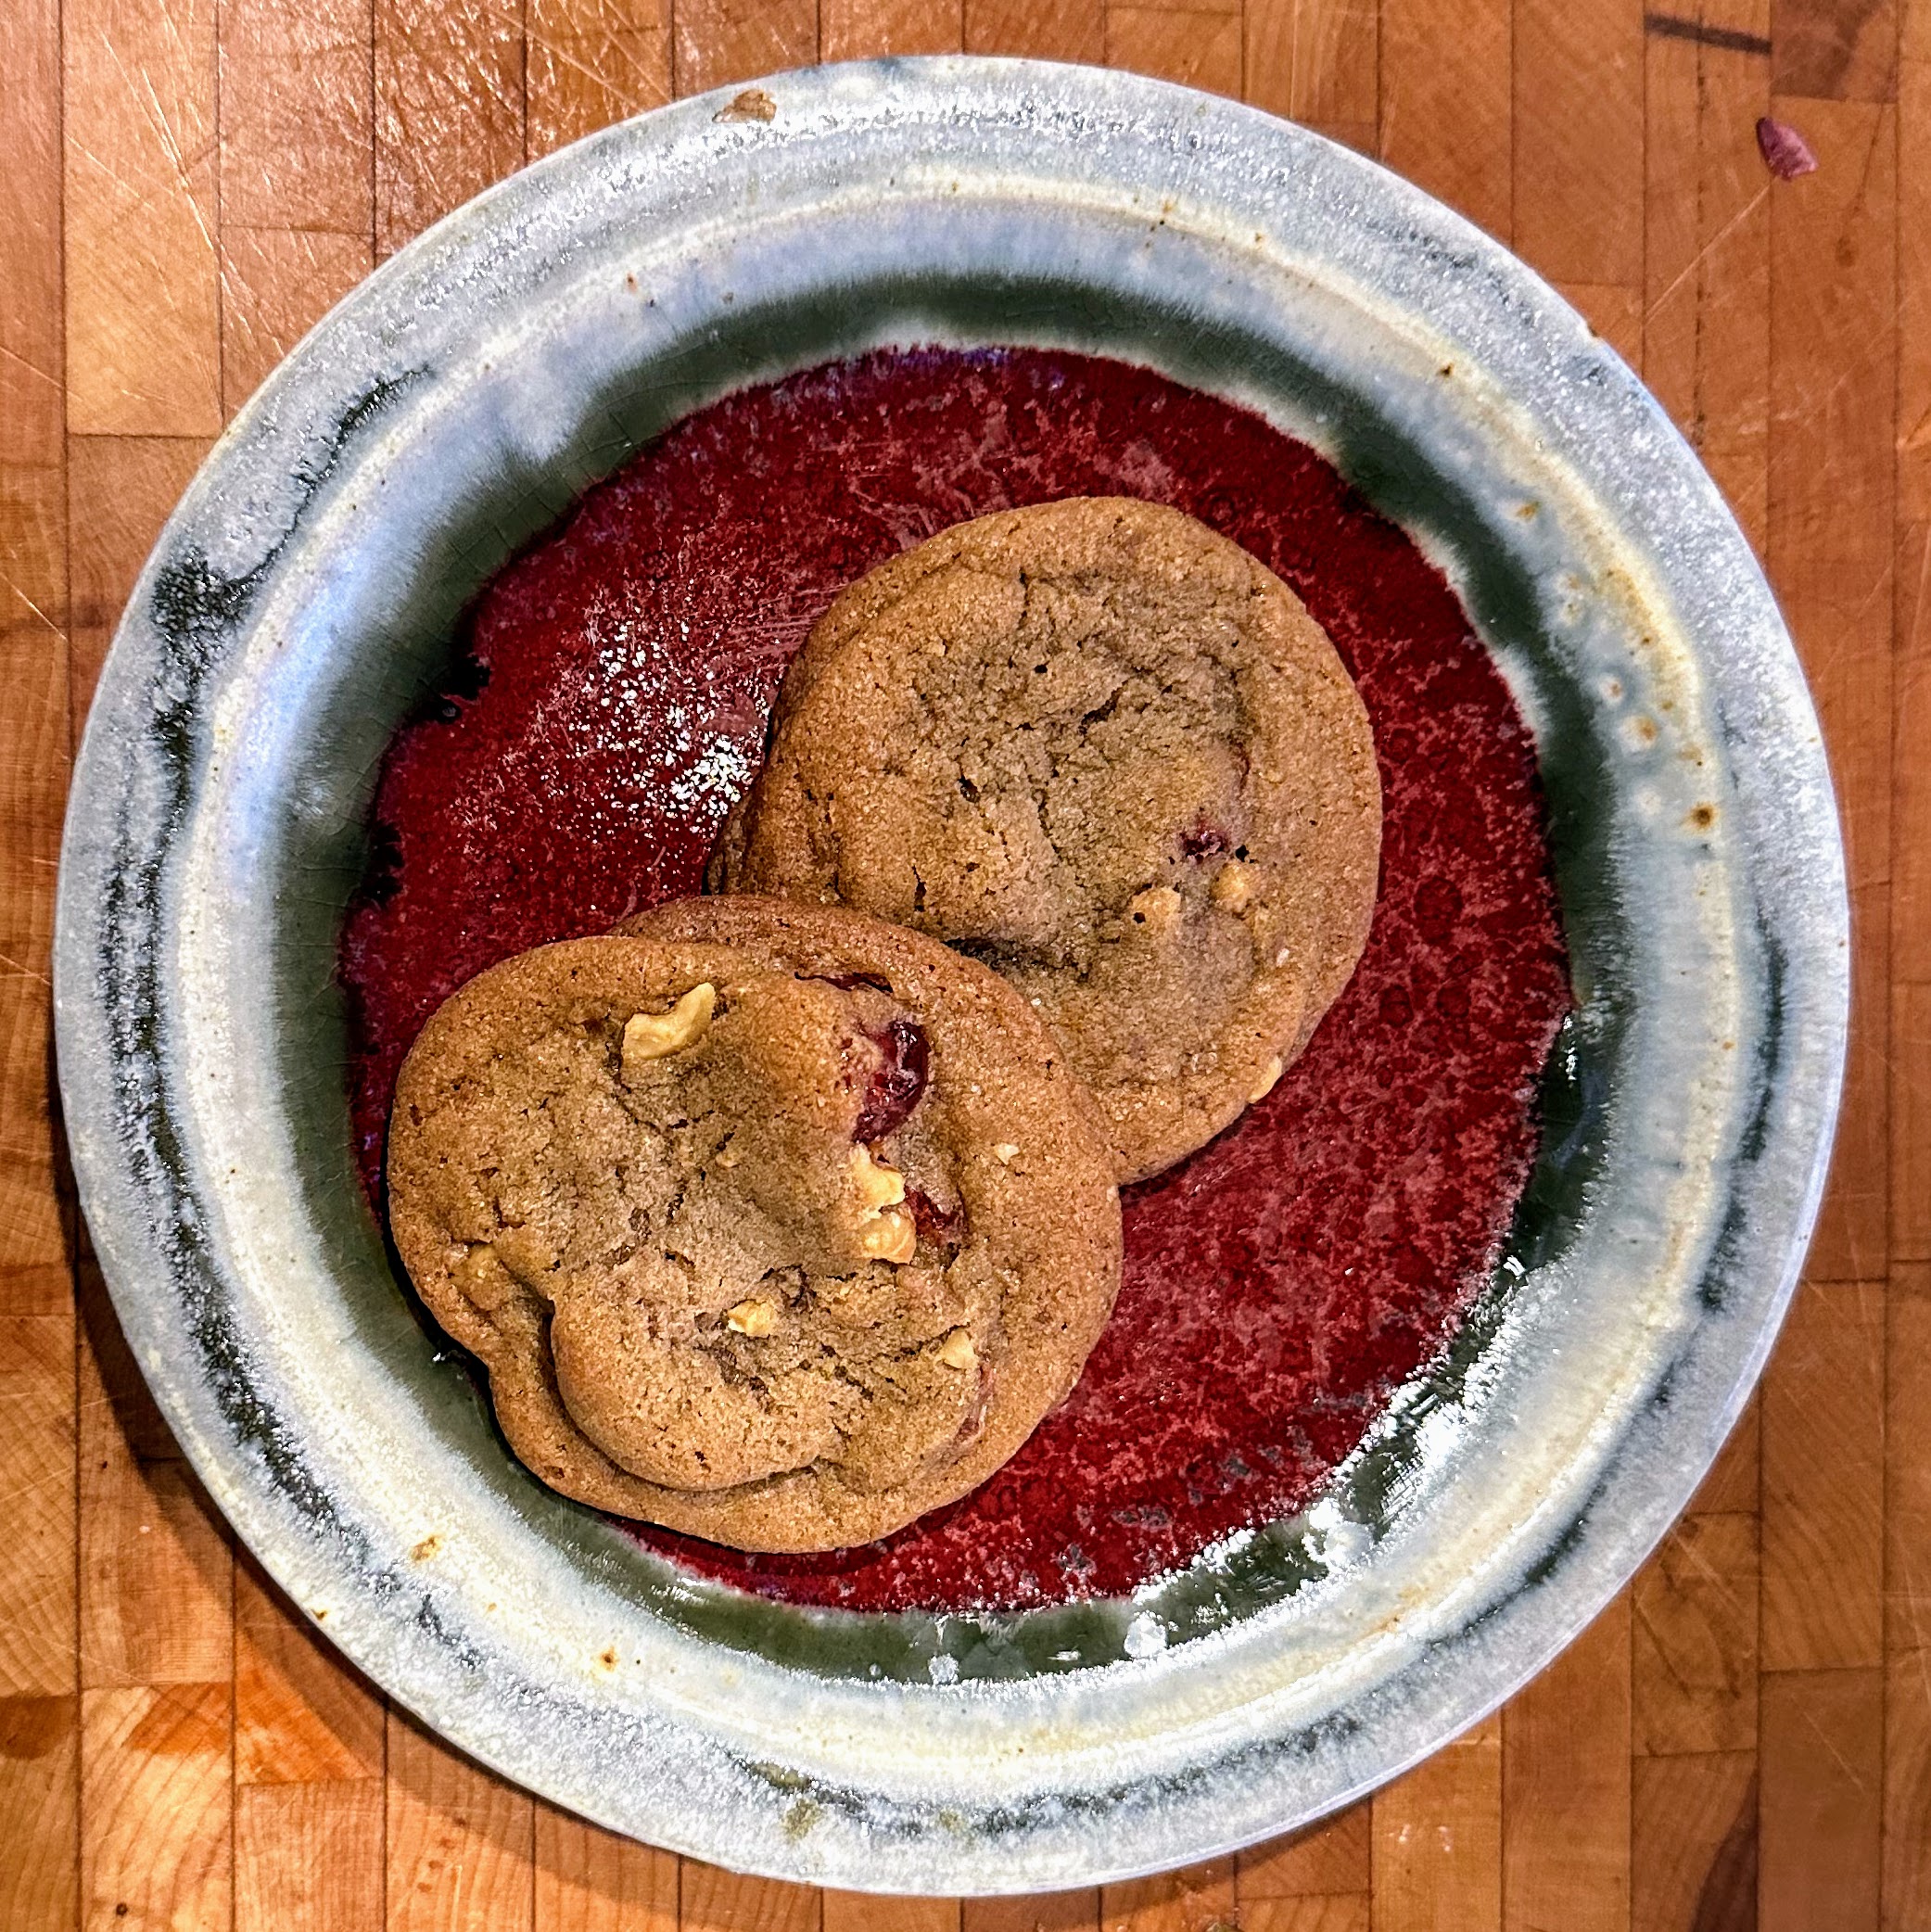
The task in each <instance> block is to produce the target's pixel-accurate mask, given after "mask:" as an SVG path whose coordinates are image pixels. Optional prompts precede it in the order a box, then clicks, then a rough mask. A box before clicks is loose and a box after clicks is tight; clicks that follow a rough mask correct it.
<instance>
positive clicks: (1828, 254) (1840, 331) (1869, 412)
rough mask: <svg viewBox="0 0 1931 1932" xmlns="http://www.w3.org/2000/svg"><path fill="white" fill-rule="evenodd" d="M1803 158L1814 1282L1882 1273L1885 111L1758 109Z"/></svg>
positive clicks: (1786, 232) (1777, 509)
mask: <svg viewBox="0 0 1931 1932" xmlns="http://www.w3.org/2000/svg"><path fill="white" fill-rule="evenodd" d="M1772 109H1773V111H1775V112H1776V113H1777V114H1778V115H1779V116H1780V117H1781V118H1782V119H1784V120H1786V121H1790V122H1792V123H1793V124H1794V125H1796V126H1798V127H1799V128H1801V129H1802V131H1803V133H1804V134H1805V136H1806V138H1807V139H1809V141H1810V146H1811V147H1812V148H1813V149H1814V150H1815V152H1816V154H1817V156H1818V158H1819V167H1818V170H1817V172H1815V173H1814V174H1808V175H1805V176H1803V177H1802V178H1801V179H1800V180H1798V181H1794V182H1788V183H1784V184H1779V185H1780V187H1782V188H1787V189H1788V190H1789V191H1790V192H1788V193H1781V192H1780V193H1777V194H1774V195H1772V197H1771V210H1772V219H1771V252H1772V263H1771V274H1772V290H1771V371H1772V389H1771V425H1772V437H1771V465H1770V505H1769V508H1770V516H1769V533H1768V543H1769V556H1768V562H1769V565H1770V571H1771V579H1772V583H1773V584H1774V585H1775V587H1776V590H1777V593H1778V595H1779V596H1780V597H1781V599H1782V600H1783V604H1784V609H1785V614H1786V615H1787V616H1788V617H1789V620H1790V625H1791V629H1792V630H1793V632H1794V633H1795V635H1796V638H1797V642H1798V652H1799V654H1800V655H1801V656H1802V658H1803V661H1804V667H1805V669H1806V671H1807V672H1808V673H1809V676H1810V688H1811V691H1812V692H1813V693H1814V694H1815V696H1816V699H1817V707H1818V711H1819V713H1820V714H1821V716H1822V718H1823V728H1824V734H1825V738H1826V740H1827V742H1828V744H1829V746H1830V751H1831V757H1832V765H1833V770H1834V774H1835V776H1836V783H1837V803H1838V807H1839V810H1840V811H1841V813H1842V815H1843V820H1844V833H1845V843H1846V845H1847V847H1848V857H1849V866H1850V886H1851V911H1852V919H1853V933H1852V941H1853V943H1852V983H1851V997H1852V999H1853V1001H1854V1002H1855V1004H1856V1007H1857V1010H1858V1014H1859V1019H1858V1023H1857V1026H1856V1028H1855V1029H1854V1031H1853V1033H1852V1036H1851V1045H1850V1062H1849V1069H1848V1075H1847V1080H1846V1087H1845V1096H1844V1109H1843V1113H1842V1117H1841V1119H1840V1121H1839V1124H1838V1128H1837V1147H1836V1161H1835V1163H1834V1166H1833V1169H1832V1179H1831V1189H1830V1195H1829V1198H1828V1200H1827V1201H1826V1203H1825V1206H1824V1212H1823V1220H1822V1222H1821V1223H1820V1225H1819V1227H1818V1231H1817V1238H1816V1239H1815V1241H1814V1242H1813V1244H1812V1247H1811V1253H1810V1274H1811V1277H1812V1278H1813V1279H1815V1280H1819V1281H1856V1280H1871V1279H1879V1278H1882V1276H1883V1274H1884V1263H1885V1261H1886V1260H1887V1242H1888V1239H1889V1227H1888V1214H1889V1188H1888V1179H1889V1173H1888V1169H1889V1163H1888V1160H1887V1138H1888V1119H1889V1107H1888V1099H1887V1078H1888V1075H1887V1052H1888V1049H1887V1034H1888V1030H1889V1029H1888V1022H1889V1014H1888V1000H1887V997H1886V994H1885V986H1886V975H1887V971H1888V961H1889V916H1890V901H1889V894H1888V890H1887V881H1888V877H1889V868H1890V781H1891V708H1890V707H1891V638H1890V623H1889V618H1890V612H1891V593H1892V584H1891V567H1892V549H1893V536H1892V508H1893V485H1894V470H1895V461H1896V450H1895V443H1896V435H1895V430H1894V428H1893V423H1894V419H1895V418H1894V411H1895V403H1896V383H1897V367H1896V356H1897V344H1896V323H1895V316H1896V307H1897V277H1896V230H1895V211H1894V203H1895V197H1896V193H1897V145H1896V125H1895V117H1894V110H1893V109H1892V108H1890V107H1888V106H1887V105H1885V104H1882V103H1875V102H1867V101H1861V100H1794V99H1788V98H1785V97H1783V96H1773V97H1772Z"/></svg>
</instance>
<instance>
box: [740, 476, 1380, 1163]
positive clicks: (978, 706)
mask: <svg viewBox="0 0 1931 1932" xmlns="http://www.w3.org/2000/svg"><path fill="white" fill-rule="evenodd" d="M1380 837H1381V788H1380V782H1379V777H1378V772H1377V769H1376V765H1375V750H1374V743H1373V740H1372V737H1371V736H1370V733H1369V730H1368V721H1367V713H1366V710H1365V708H1364V707H1363V705H1362V703H1361V699H1360V697H1359V696H1358V694H1357V693H1356V692H1355V690H1354V687H1353V683H1352V682H1350V680H1349V678H1348V675H1347V672H1346V670H1345V669H1344V668H1343V667H1342V665H1341V662H1340V658H1339V657H1338V656H1337V655H1335V651H1334V647H1333V645H1332V644H1330V643H1329V642H1328V637H1327V635H1326V633H1325V632H1324V631H1323V630H1322V629H1320V627H1319V626H1318V625H1317V624H1316V623H1315V621H1314V619H1313V618H1312V617H1310V616H1308V614H1307V612H1306V610H1305V609H1304V608H1303V607H1302V604H1301V601H1300V599H1299V598H1297V597H1296V596H1295V595H1294V593H1293V592H1292V591H1289V589H1288V587H1287V586H1286V585H1285V584H1284V583H1282V582H1281V581H1280V579H1279V578H1277V577H1276V576H1275V575H1274V574H1273V572H1272V571H1270V570H1268V569H1267V568H1266V567H1265V566H1264V565H1262V564H1261V563H1260V562H1258V561H1257V560H1256V559H1255V558H1254V557H1252V556H1251V555H1250V554H1249V553H1247V552H1246V551H1244V550H1242V549H1241V548H1240V547H1239V545H1238V544H1236V543H1232V542H1229V541H1228V540H1226V538H1224V537H1220V536H1217V535H1215V534H1214V532H1213V531H1212V530H1210V529H1208V528H1207V527H1206V526H1205V525H1204V524H1201V523H1198V522H1196V521H1195V520H1194V519H1193V518H1192V517H1190V516H1186V515H1182V514H1181V513H1180V512H1179V511H1177V510H1169V509H1165V508H1162V507H1161V506H1160V505H1158V504H1153V503H1144V502H1137V501H1135V500H1132V499H1128V498H1124V497H1080V498H1071V499H1068V500H1066V501H1063V502H1055V503H1043V504H1040V505H1037V506H1035V507H1034V508H1032V509H1026V510H1011V511H1003V512H1000V513H998V514H997V515H992V516H984V517H980V518H978V519H977V520H976V521H974V522H972V523H965V524H959V525H957V526H956V527H953V528H952V529H949V530H946V531H943V532H941V533H940V534H939V535H938V536H936V537H934V538H932V539H930V540H928V541H926V542H924V543H921V544H920V545H919V546H918V548H917V549H915V550H912V551H908V552H907V553H905V554H904V555H903V556H900V557H897V558H895V559H894V560H893V561H892V562H890V563H888V564H885V565H883V566H881V567H880V568H879V569H877V570H874V571H873V572H871V574H870V576H868V577H866V578H862V579H861V580H860V581H859V582H858V583H856V584H854V585H853V586H852V587H851V588H850V589H849V590H847V591H845V594H844V595H843V596H841V597H840V598H839V599H838V601H837V602H836V603H835V604H832V608H831V609H830V610H829V611H828V612H827V613H826V614H825V616H824V617H823V618H822V619H821V620H820V621H819V624H818V626H817V627H816V629H814V630H813V631H812V633H811V636H810V638H809V639H808V640H807V642H806V645H805V648H804V650H803V651H802V652H800V654H799V655H798V657H797V659H796V660H795V662H794V664H793V666H792V667H791V669H790V670H789V671H788V672H787V674H786V676H785V680H784V684H783V687H782V689H781V692H780V693H779V698H778V706H777V711H776V715H775V718H774V723H773V728H772V735H771V748H770V756H769V761H768V762H767V764H766V767H765V769H764V770H763V772H762V773H761V774H760V776H759V777H758V779H757V780H756V783H755V784H754V785H753V787H752V789H751V790H750V792H749V793H748V794H746V795H745V796H744V798H743V799H742V800H740V801H739V804H738V806H737V807H736V808H735V809H734V810H733V812H732V814H731V816H730V820H728V821H727V823H726V825H725V828H724V832H723V834H722V836H721V837H720V839H719V842H718V849H717V851H716V853H715V854H714V855H713V858H712V864H711V871H710V874H709V882H710V883H711V885H712V887H713V889H714V890H720V891H725V892H753V893H780V894H783V895H784V896H788V897H792V898H796V899H799V900H802V901H806V902H808V903H830V902H833V901H840V902H843V903H844V904H845V905H848V906H854V907H857V908H858V909H861V910H863V911H866V912H870V913H872V914H875V915H876V916H878V917H880V918H883V919H889V920H892V921H895V922H897V923H899V924H902V925H908V926H912V927H915V928H916V929H917V930H919V931H921V932H924V933H930V934H934V936H936V937H938V938H941V939H944V940H946V941H947V942H948V943H949V944H951V945H953V946H954V947H959V948H961V949H963V950H966V951H968V952H970V953H971V954H972V956H973V957H975V958H977V959H981V960H985V962H986V963H987V964H989V965H991V966H993V967H995V968H996V969H997V971H998V972H1001V973H1002V974H1004V976H1005V977H1006V978H1007V979H1009V980H1010V981H1011V982H1012V984H1013V985H1016V986H1017V987H1018V988H1019V989H1020V991H1021V992H1022V993H1023V994H1024V996H1025V997H1026V998H1027V1000H1028V1002H1029V1003H1030V1004H1031V1005H1032V1007H1033V1008H1034V1009H1035V1010H1036V1011H1037V1012H1039V1013H1040V1014H1041V1015H1042V1016H1043V1017H1044V1018H1045V1019H1046V1020H1047V1021H1048V1023H1049V1024H1050V1025H1051V1026H1052V1028H1053V1030H1054V1031H1055V1033H1057V1034H1058V1036H1059V1037H1060V1038H1061V1040H1062V1041H1063V1042H1064V1043H1065V1047H1066V1050H1067V1053H1068V1054H1069V1056H1070V1057H1071V1059H1072V1061H1073V1067H1074V1069H1075V1070H1076V1071H1077V1072H1078V1073H1079V1074H1080V1075H1081V1076H1082V1077H1083V1078H1084V1079H1085V1080H1086V1082H1087V1084H1088V1085H1089V1086H1090V1087H1092V1089H1093V1092H1094V1094H1095V1096H1096V1097H1097V1099H1099V1104H1100V1107H1101V1110H1102V1111H1103V1112H1104V1113H1105V1114H1106V1117H1107V1121H1108V1128H1109V1133H1110V1135H1111V1138H1112V1146H1113V1149H1114V1158H1115V1167H1116V1172H1117V1173H1118V1175H1119V1177H1120V1178H1121V1179H1122V1180H1137V1179H1141V1178H1143V1177H1144V1176H1148V1175H1150V1174H1156V1173H1158V1172H1159V1171H1160V1170H1161V1169H1162V1168H1163V1167H1166V1166H1168V1165H1170V1164H1171V1163H1173V1162H1175V1161H1177V1160H1179V1159H1180V1158H1181V1157H1182V1156H1183V1155H1185V1154H1188V1153H1190V1152H1191V1151H1192V1150H1194V1149H1195V1148H1197V1147H1199V1146H1201V1144H1202V1143H1203V1142H1205V1141H1207V1140H1209V1139H1211V1138H1213V1136H1214V1135H1215V1134H1217V1133H1218V1132H1219V1131H1220V1130H1221V1129H1222V1128H1223V1127H1225V1126H1226V1125H1228V1123H1229V1122H1231V1121H1232V1120H1233V1119H1234V1118H1235V1117H1236V1116H1237V1115H1238V1114H1239V1112H1241V1110H1242V1109H1243V1108H1244V1107H1246V1106H1247V1105H1248V1104H1249V1102H1250V1101H1251V1100H1253V1099H1258V1098H1259V1097H1260V1096H1261V1095H1262V1094H1263V1093H1264V1092H1265V1091H1266V1090H1267V1088H1268V1087H1271V1086H1272V1085H1273V1083H1274V1082H1275V1080H1277V1078H1278V1077H1279V1076H1280V1073H1281V1070H1282V1069H1283V1067H1285V1066H1286V1065H1287V1064H1289V1062H1290V1061H1292V1060H1293V1059H1294V1058H1295V1056H1296V1055H1297V1054H1299V1053H1300V1051H1301V1050H1302V1048H1303V1047H1304V1046H1305V1045H1306V1043H1307V1039H1308V1036H1309V1035H1310V1034H1311V1033H1312V1032H1313V1031H1314V1028H1315V1024H1316V1023H1317V1022H1318V1021H1319V1020H1320V1018H1321V1015H1322V1014H1323V1013H1325V1012H1326V1011H1327V1010H1328V1007H1329V1005H1330V1004H1332V1002H1333V1000H1334V998H1335V997H1336V996H1337V995H1338V994H1339V993H1340V989H1341V988H1342V986H1344V985H1346V984H1347V981H1348V977H1349V975H1350V974H1351V973H1352V972H1353V970H1354V964H1355V961H1356V960H1358V959H1359V958H1360V955H1361V949H1362V947H1363V946H1364V945H1365V944H1366V939H1367V930H1368V922H1369V919H1370V917H1371V915H1372V913H1373V910H1374V901H1375V889H1376V882H1377V877H1378V870H1379V858H1380Z"/></svg>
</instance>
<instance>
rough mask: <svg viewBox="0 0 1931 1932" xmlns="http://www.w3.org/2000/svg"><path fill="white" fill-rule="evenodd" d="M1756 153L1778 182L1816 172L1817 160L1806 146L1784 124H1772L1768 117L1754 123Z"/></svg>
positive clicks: (1795, 131) (1799, 136) (1798, 135)
mask: <svg viewBox="0 0 1931 1932" xmlns="http://www.w3.org/2000/svg"><path fill="white" fill-rule="evenodd" d="M1757 152H1758V153H1759V154H1760V155H1761V156H1762V157H1763V165H1764V166H1765V167H1766V168H1768V169H1769V170H1770V172H1772V174H1774V175H1775V176H1776V177H1777V179H1778V180H1779V181H1795V180H1796V179H1797V177H1798V175H1799V174H1814V173H1816V172H1817V157H1816V156H1815V155H1814V154H1812V153H1811V152H1810V143H1809V142H1808V141H1806V140H1805V139H1804V137H1803V136H1802V135H1801V134H1800V133H1798V131H1797V130H1796V129H1795V128H1794V127H1792V126H1791V125H1790V123H1789V122H1788V121H1773V120H1772V118H1771V117H1770V116H1769V115H1768V114H1766V115H1765V116H1764V117H1763V119H1762V120H1761V121H1759V122H1758V123H1757Z"/></svg>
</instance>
